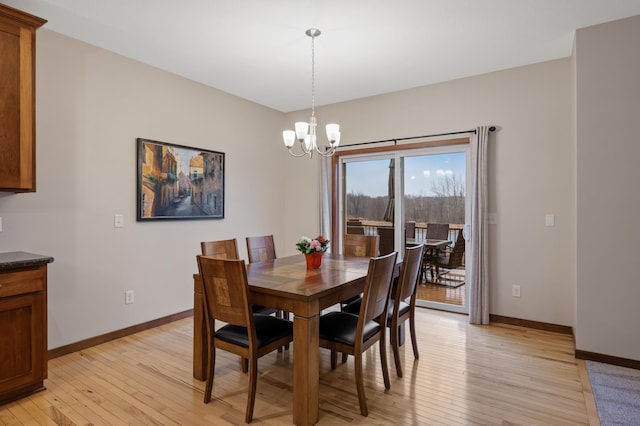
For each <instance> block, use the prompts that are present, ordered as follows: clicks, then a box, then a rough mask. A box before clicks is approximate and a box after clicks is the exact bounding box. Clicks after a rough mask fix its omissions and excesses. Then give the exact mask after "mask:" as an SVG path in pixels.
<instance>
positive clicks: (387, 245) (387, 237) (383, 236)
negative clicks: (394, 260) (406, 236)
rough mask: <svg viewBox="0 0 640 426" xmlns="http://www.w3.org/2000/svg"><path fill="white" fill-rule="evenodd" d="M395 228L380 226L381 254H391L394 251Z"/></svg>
mask: <svg viewBox="0 0 640 426" xmlns="http://www.w3.org/2000/svg"><path fill="white" fill-rule="evenodd" d="M393 230H394V228H392V227H388V226H379V227H378V235H379V236H380V250H379V251H380V255H381V256H382V255H385V254H389V253H391V252H392V251H394V250H395V249H394V246H393V238H394V236H393Z"/></svg>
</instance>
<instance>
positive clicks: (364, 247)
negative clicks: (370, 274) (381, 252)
mask: <svg viewBox="0 0 640 426" xmlns="http://www.w3.org/2000/svg"><path fill="white" fill-rule="evenodd" d="M379 245H380V238H379V237H378V236H377V235H358V234H345V236H344V240H342V247H343V249H342V254H343V255H345V256H358V257H376V256H377V255H378V248H379Z"/></svg>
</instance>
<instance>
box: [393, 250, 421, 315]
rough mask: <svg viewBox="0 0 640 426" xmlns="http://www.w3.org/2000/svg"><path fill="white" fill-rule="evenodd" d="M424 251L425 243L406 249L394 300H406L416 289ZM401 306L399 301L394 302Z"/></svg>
mask: <svg viewBox="0 0 640 426" xmlns="http://www.w3.org/2000/svg"><path fill="white" fill-rule="evenodd" d="M423 253H424V245H422V244H419V245H417V246H412V247H407V248H405V249H404V258H403V259H402V267H401V268H400V277H399V278H398V285H397V286H396V291H395V294H394V295H393V299H394V300H405V299H407V298H408V297H410V296H413V293H414V292H415V290H416V285H417V283H418V275H419V274H420V268H421V266H422V254H423ZM395 306H399V304H398V303H396V304H394V307H395Z"/></svg>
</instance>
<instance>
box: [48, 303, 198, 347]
mask: <svg viewBox="0 0 640 426" xmlns="http://www.w3.org/2000/svg"><path fill="white" fill-rule="evenodd" d="M191 316H193V309H189V310H186V311H184V312H178V313H177V314H172V315H168V316H166V317H162V318H157V319H154V320H151V321H147V322H143V323H142V324H137V325H132V326H131V327H127V328H123V329H120V330H116V331H112V332H110V333H107V334H103V335H101V336H96V337H91V338H90V339H85V340H81V341H79V342H76V343H71V344H69V345H65V346H60V347H59V348H54V349H49V352H48V355H49V359H54V358H58V357H60V356H63V355H67V354H70V353H73V352H78V351H81V350H83V349H87V348H90V347H92V346H96V345H99V344H101V343H106V342H110V341H111V340H115V339H119V338H121V337H125V336H129V335H131V334H135V333H139V332H141V331H144V330H149V329H150V328H154V327H159V326H161V325H164V324H168V323H170V322H173V321H177V320H180V319H183V318H188V317H191Z"/></svg>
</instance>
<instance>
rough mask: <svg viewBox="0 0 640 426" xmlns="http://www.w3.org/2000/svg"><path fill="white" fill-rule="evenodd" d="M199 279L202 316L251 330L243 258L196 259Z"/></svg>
mask: <svg viewBox="0 0 640 426" xmlns="http://www.w3.org/2000/svg"><path fill="white" fill-rule="evenodd" d="M197 258H198V271H199V272H200V276H201V277H202V289H203V293H204V305H205V306H204V309H205V317H206V318H208V319H209V320H210V321H211V320H214V319H215V320H219V321H223V322H226V323H228V324H233V325H237V326H240V327H247V328H248V329H254V327H253V315H250V313H249V312H250V310H249V288H248V285H247V272H246V267H245V263H244V260H243V259H239V260H237V259H216V258H213V257H208V256H198V257H197Z"/></svg>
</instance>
